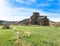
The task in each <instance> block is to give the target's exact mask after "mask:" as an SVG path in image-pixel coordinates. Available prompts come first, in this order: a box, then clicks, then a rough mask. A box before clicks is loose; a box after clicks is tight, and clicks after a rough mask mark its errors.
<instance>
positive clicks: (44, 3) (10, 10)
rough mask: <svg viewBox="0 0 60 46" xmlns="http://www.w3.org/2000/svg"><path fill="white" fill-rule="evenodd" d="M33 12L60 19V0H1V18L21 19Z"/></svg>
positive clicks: (51, 18) (53, 19)
mask: <svg viewBox="0 0 60 46" xmlns="http://www.w3.org/2000/svg"><path fill="white" fill-rule="evenodd" d="M33 12H39V13H40V15H43V16H47V17H48V18H49V20H51V21H56V22H58V21H60V0H0V20H7V21H20V20H23V19H27V18H29V17H30V16H31V15H32V14H33Z"/></svg>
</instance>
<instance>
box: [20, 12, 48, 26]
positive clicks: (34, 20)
mask: <svg viewBox="0 0 60 46" xmlns="http://www.w3.org/2000/svg"><path fill="white" fill-rule="evenodd" d="M20 23H21V24H27V25H41V26H48V25H49V19H48V18H47V16H40V14H39V13H38V12H34V13H33V15H32V16H31V17H30V18H29V19H25V20H23V21H21V22H20Z"/></svg>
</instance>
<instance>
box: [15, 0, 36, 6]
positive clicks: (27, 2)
mask: <svg viewBox="0 0 60 46" xmlns="http://www.w3.org/2000/svg"><path fill="white" fill-rule="evenodd" d="M16 1H17V2H20V3H23V4H27V5H30V4H32V3H34V2H36V0H16Z"/></svg>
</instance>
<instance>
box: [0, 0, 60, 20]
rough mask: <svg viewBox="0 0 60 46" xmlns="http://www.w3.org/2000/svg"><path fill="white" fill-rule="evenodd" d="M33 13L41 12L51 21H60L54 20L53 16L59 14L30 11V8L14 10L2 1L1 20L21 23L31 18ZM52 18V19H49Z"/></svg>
mask: <svg viewBox="0 0 60 46" xmlns="http://www.w3.org/2000/svg"><path fill="white" fill-rule="evenodd" d="M33 12H39V13H40V14H41V15H47V16H48V18H49V19H50V20H53V21H57V20H58V21H60V19H59V18H52V15H54V16H55V15H60V14H57V13H48V12H43V11H42V10H36V9H30V8H24V7H20V8H13V7H10V6H8V5H7V2H5V0H0V20H9V21H20V20H23V19H25V18H29V17H30V16H31V15H32V13H33ZM49 16H51V18H50V17H49Z"/></svg>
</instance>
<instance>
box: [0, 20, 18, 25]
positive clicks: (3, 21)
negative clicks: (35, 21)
mask: <svg viewBox="0 0 60 46" xmlns="http://www.w3.org/2000/svg"><path fill="white" fill-rule="evenodd" d="M5 22H7V23H9V24H18V21H5V20H0V25H2V24H3V23H5Z"/></svg>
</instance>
